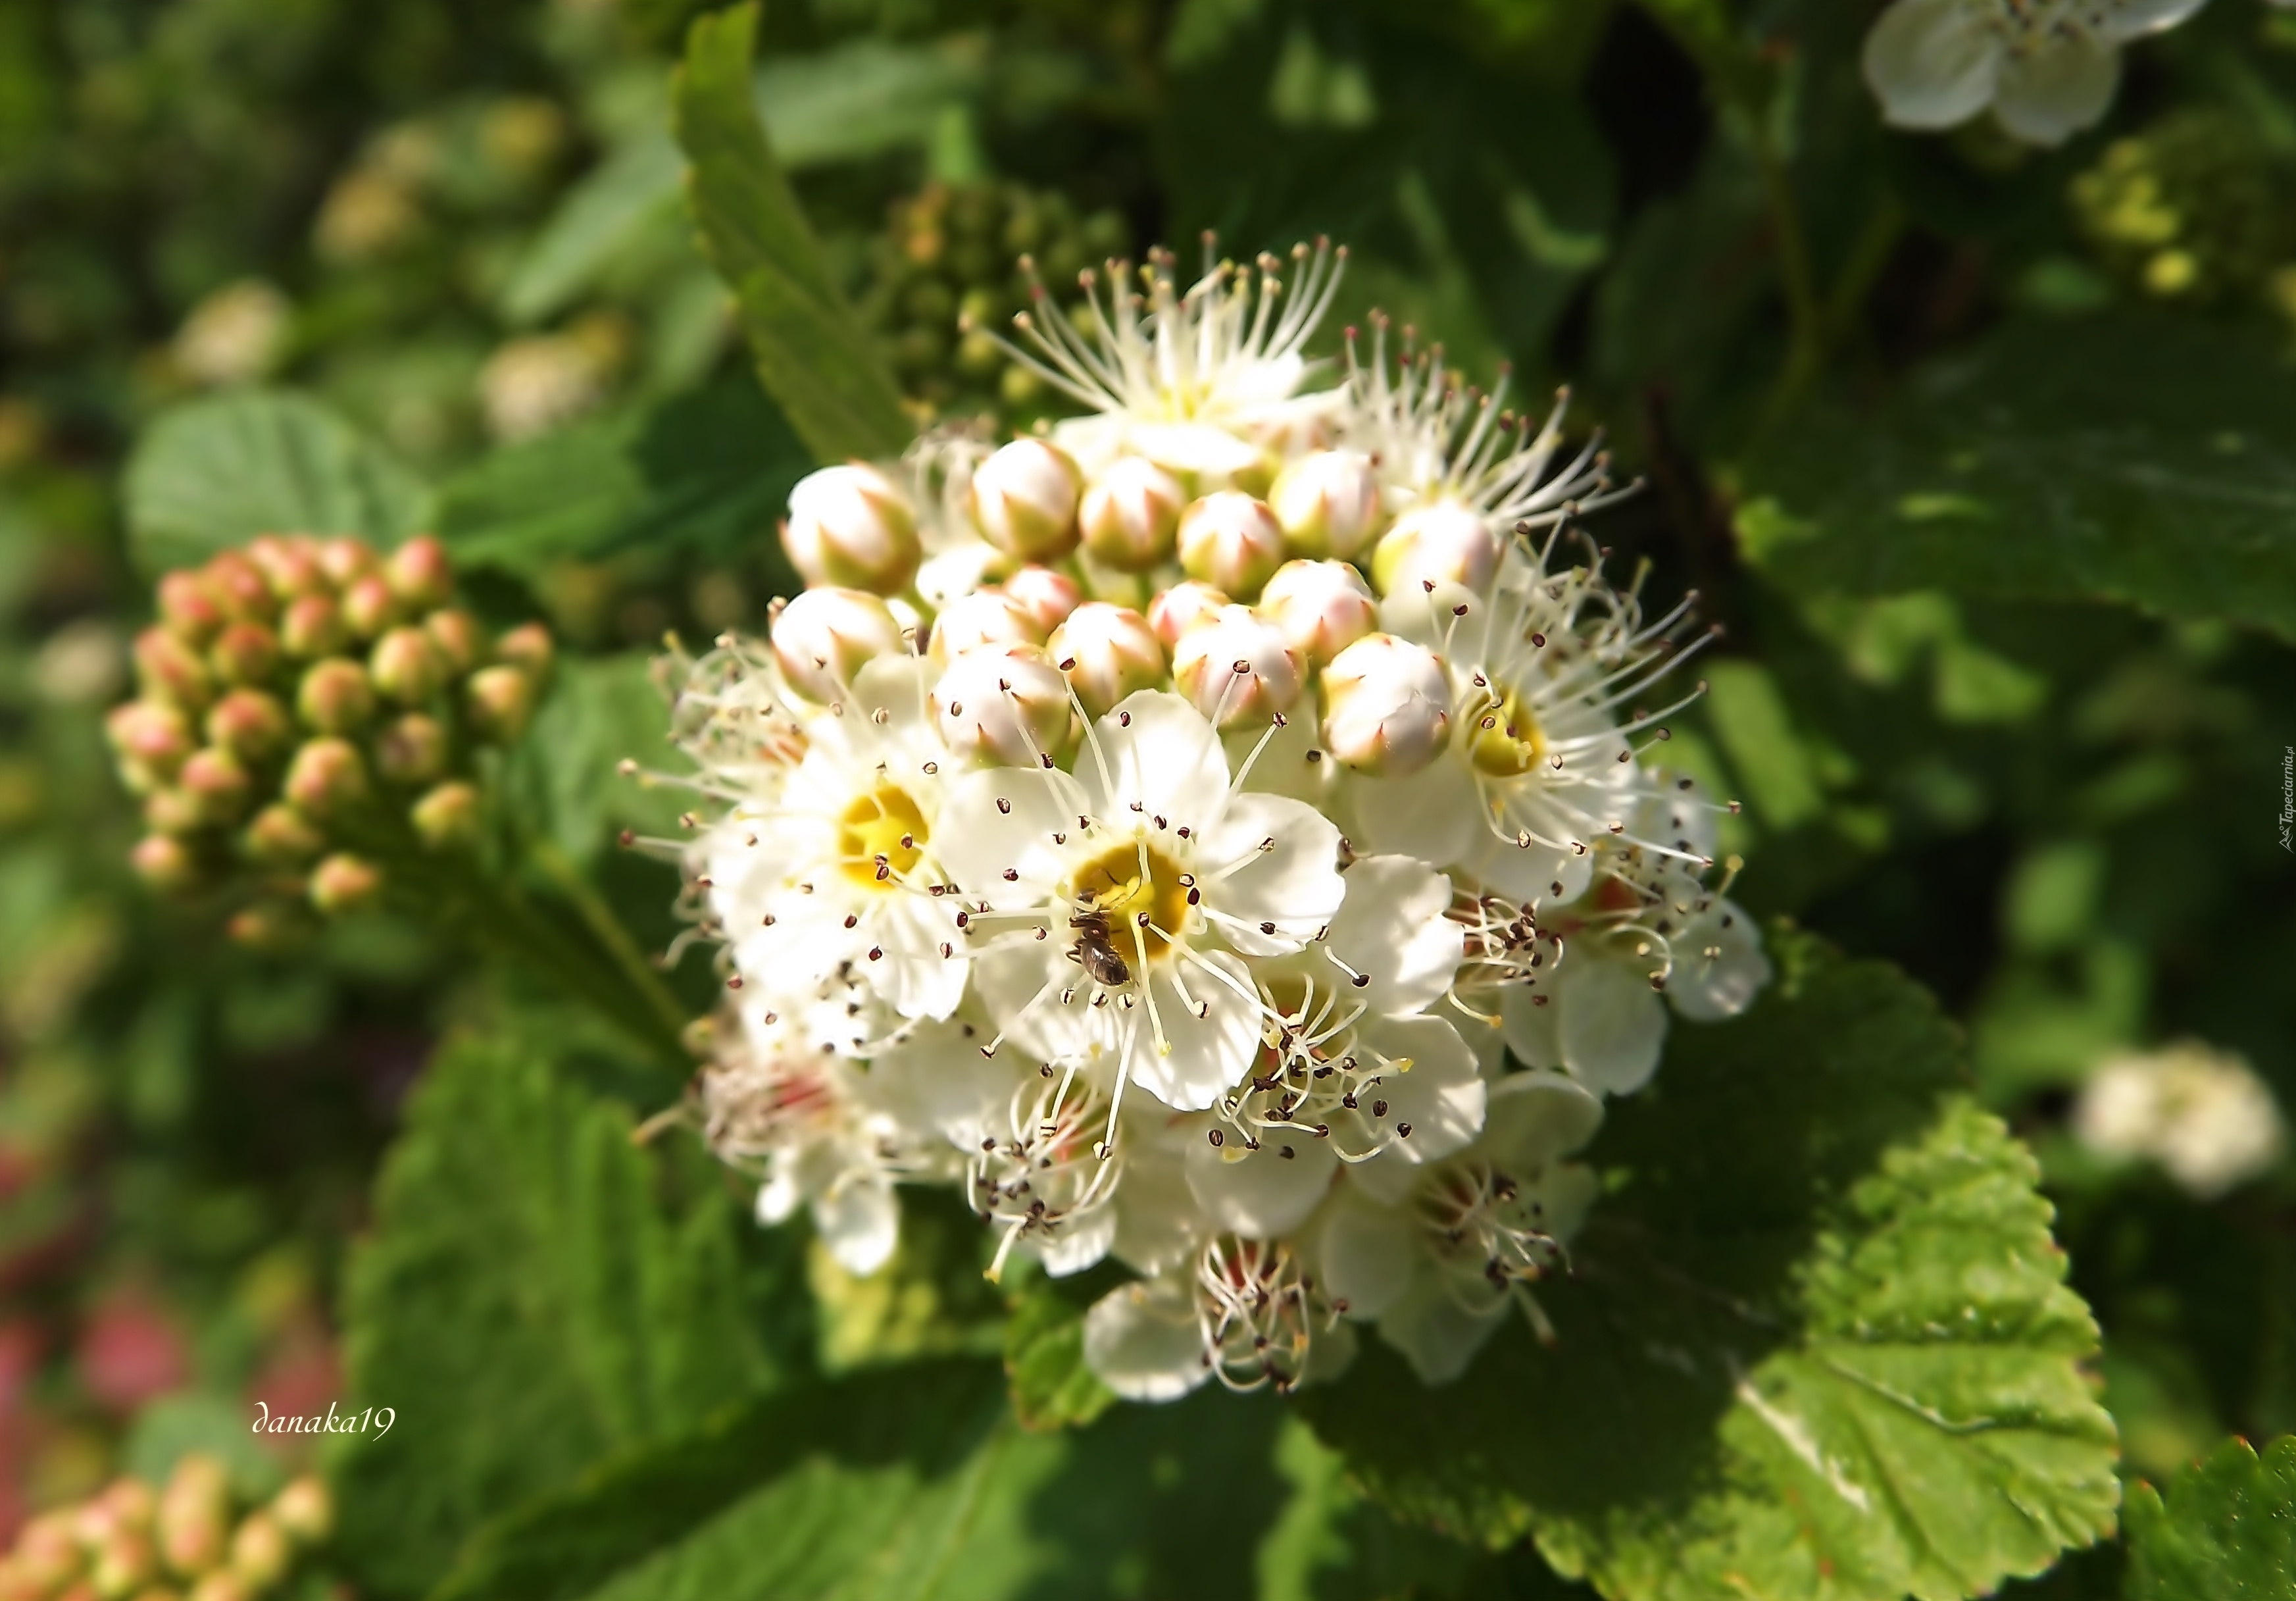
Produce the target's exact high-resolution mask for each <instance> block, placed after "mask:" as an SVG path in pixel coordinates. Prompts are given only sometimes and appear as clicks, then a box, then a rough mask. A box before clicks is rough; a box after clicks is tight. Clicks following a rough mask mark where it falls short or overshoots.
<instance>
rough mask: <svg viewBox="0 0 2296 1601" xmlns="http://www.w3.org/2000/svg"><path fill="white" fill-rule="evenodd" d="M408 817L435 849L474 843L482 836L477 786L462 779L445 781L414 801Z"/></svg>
mask: <svg viewBox="0 0 2296 1601" xmlns="http://www.w3.org/2000/svg"><path fill="white" fill-rule="evenodd" d="M406 820H407V821H408V822H410V823H412V824H413V825H414V832H415V833H418V834H420V835H421V836H422V842H423V843H424V844H425V845H428V846H429V847H430V849H431V850H455V849H456V848H458V847H460V846H463V845H468V844H471V843H472V842H475V841H476V840H477V839H478V837H479V792H478V787H477V786H476V785H475V784H466V783H464V782H463V780H462V779H459V778H456V779H453V780H450V781H449V782H447V783H446V784H440V785H439V786H438V787H437V788H436V789H434V790H432V791H431V792H430V793H429V794H427V795H425V796H423V797H422V799H421V800H420V801H416V802H415V803H414V808H413V809H412V810H410V811H409V812H408V813H407V814H406Z"/></svg>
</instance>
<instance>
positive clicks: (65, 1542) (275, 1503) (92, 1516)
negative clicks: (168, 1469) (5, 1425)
mask: <svg viewBox="0 0 2296 1601" xmlns="http://www.w3.org/2000/svg"><path fill="white" fill-rule="evenodd" d="M234 1500H235V1498H234V1495H233V1490H232V1483H231V1477H230V1474H228V1473H227V1472H226V1471H225V1468H224V1466H223V1465H222V1464H221V1463H220V1462H217V1460H216V1459H215V1458H214V1457H208V1456H202V1455H200V1454H197V1453H194V1454H193V1455H191V1456H188V1457H184V1458H183V1459H182V1460H181V1461H179V1462H177V1463H176V1468H175V1471H174V1473H173V1474H170V1475H169V1476H168V1482H167V1483H166V1484H164V1485H162V1486H160V1487H159V1488H157V1489H154V1488H153V1487H152V1485H150V1484H147V1483H145V1482H143V1480H141V1479H132V1478H129V1479H119V1480H116V1481H115V1482H112V1483H111V1485H110V1486H108V1487H107V1488H105V1489H104V1490H101V1491H99V1492H98V1493H97V1494H95V1495H94V1496H92V1497H90V1498H88V1499H86V1500H85V1501H82V1502H80V1503H78V1505H76V1506H70V1507H57V1508H55V1509H54V1510H53V1511H51V1512H46V1513H43V1514H42V1515H40V1516H38V1517H36V1518H34V1519H33V1520H32V1521H31V1522H29V1523H26V1524H25V1525H24V1527H23V1529H22V1530H21V1531H20V1532H19V1533H18V1534H17V1537H16V1543H15V1547H14V1548H13V1549H12V1550H10V1551H9V1552H8V1553H7V1554H6V1555H4V1556H0V1601H100V1598H102V1597H136V1598H137V1601H160V1598H161V1597H165V1598H166V1601H254V1598H255V1597H259V1596H267V1595H272V1594H275V1593H276V1592H277V1591H278V1590H279V1589H281V1588H282V1586H283V1584H284V1583H285V1582H286V1581H287V1580H288V1579H289V1578H290V1577H291V1575H292V1574H293V1573H294V1572H295V1571H296V1570H297V1568H298V1567H299V1565H301V1564H302V1563H303V1559H304V1558H305V1557H306V1556H307V1554H308V1553H309V1552H310V1551H311V1549H312V1548H315V1547H316V1546H319V1545H321V1544H323V1543H324V1541H325V1540H326V1539H327V1538H328V1536H329V1534H330V1533H332V1531H333V1527H334V1506H333V1502H332V1498H330V1497H329V1496H328V1494H327V1489H326V1486H325V1485H324V1484H323V1483H321V1482H319V1481H318V1480H317V1479H315V1478H302V1479H297V1480H296V1481H294V1482H292V1483H291V1484H289V1485H288V1486H287V1487H286V1488H285V1489H284V1490H281V1491H280V1492H279V1493H278V1494H277V1495H275V1496H274V1497H273V1498H271V1500H270V1502H269V1503H268V1504H267V1505H265V1506H259V1507H250V1508H247V1509H246V1510H245V1511H243V1512H239V1513H237V1514H236V1515H234Z"/></svg>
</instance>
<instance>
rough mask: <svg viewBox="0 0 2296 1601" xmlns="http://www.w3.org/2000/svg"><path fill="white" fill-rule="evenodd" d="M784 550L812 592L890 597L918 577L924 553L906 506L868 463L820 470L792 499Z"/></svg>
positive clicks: (809, 476) (800, 484) (800, 482)
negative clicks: (837, 589) (834, 589)
mask: <svg viewBox="0 0 2296 1601" xmlns="http://www.w3.org/2000/svg"><path fill="white" fill-rule="evenodd" d="M782 547H783V549H784V550H786V551H787V552H788V553H789V558H790V562H791V565H793V566H794V567H796V569H797V570H798V571H799V573H801V574H803V575H804V578H805V581H806V583H807V584H808V586H809V587H814V588H819V587H822V586H823V585H827V584H836V585H842V586H844V587H849V588H853V589H866V590H869V591H870V592H872V593H873V594H877V595H892V594H896V593H898V591H900V590H902V589H906V587H908V585H909V580H910V579H914V577H916V574H917V563H918V562H919V561H921V560H922V556H923V548H922V546H920V545H919V544H918V542H917V521H916V514H915V513H914V512H912V511H911V510H910V509H909V505H908V501H907V499H906V497H904V496H903V495H902V493H901V491H900V490H899V489H897V488H895V487H894V485H893V482H892V480H890V479H888V478H887V477H886V476H885V475H884V474H883V473H882V472H878V471H877V469H876V468H874V467H872V466H870V465H869V464H866V463H865V462H850V463H848V464H844V465H842V466H836V467H823V468H821V469H820V470H818V471H817V472H808V473H807V474H806V475H805V476H804V477H803V478H801V479H799V480H797V487H796V488H794V489H791V491H790V497H789V518H788V520H787V521H784V522H783V524H782Z"/></svg>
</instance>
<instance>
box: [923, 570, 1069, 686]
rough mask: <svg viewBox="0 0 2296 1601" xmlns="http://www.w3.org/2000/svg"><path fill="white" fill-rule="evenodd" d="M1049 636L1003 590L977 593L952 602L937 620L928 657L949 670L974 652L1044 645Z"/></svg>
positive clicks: (1033, 617) (1035, 620)
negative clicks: (1010, 646) (949, 665)
mask: <svg viewBox="0 0 2296 1601" xmlns="http://www.w3.org/2000/svg"><path fill="white" fill-rule="evenodd" d="M1045 633H1046V629H1045V628H1044V625H1043V624H1041V623H1039V622H1038V621H1037V618H1036V615H1035V613H1033V612H1030V611H1029V608H1028V607H1027V606H1026V605H1024V604H1022V603H1021V601H1020V599H1019V598H1018V597H1017V596H1014V595H1007V594H1006V593H1005V591H1004V590H1002V589H976V590H974V591H973V592H972V594H971V595H959V596H958V597H957V598H956V599H955V600H953V601H951V602H950V603H948V604H947V606H946V607H944V608H943V609H942V611H941V614H940V615H939V617H936V618H934V619H933V626H932V638H931V642H930V643H929V644H928V645H926V647H925V654H926V655H928V656H930V657H931V658H932V661H933V664H934V665H935V666H937V667H947V665H948V664H949V663H950V662H952V661H955V660H956V659H957V658H958V657H959V656H962V655H964V654H966V653H969V652H972V651H983V650H1002V649H1004V648H1005V646H1007V645H1042V644H1044V643H1045Z"/></svg>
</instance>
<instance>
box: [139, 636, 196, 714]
mask: <svg viewBox="0 0 2296 1601" xmlns="http://www.w3.org/2000/svg"><path fill="white" fill-rule="evenodd" d="M135 681H136V682H137V683H138V684H140V685H142V686H143V693H144V694H147V695H149V696H150V697H151V698H152V699H153V700H155V701H165V702H168V704H169V705H171V706H176V707H180V708H181V709H182V710H185V711H198V710H201V708H202V707H204V706H205V705H206V704H207V703H208V702H209V700H211V699H213V698H214V696H215V677H214V675H213V674H211V673H209V671H208V665H207V663H206V662H205V661H201V659H200V656H199V653H197V652H195V651H193V649H192V647H191V646H189V645H185V644H184V642H183V641H182V640H180V639H178V638H176V636H174V635H173V634H170V633H168V631H167V630H166V629H165V628H146V629H144V630H143V632H142V633H141V634H138V635H137V636H135Z"/></svg>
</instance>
